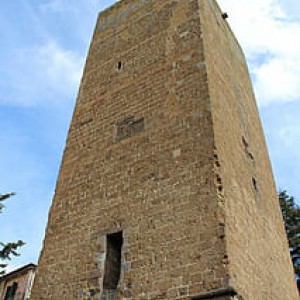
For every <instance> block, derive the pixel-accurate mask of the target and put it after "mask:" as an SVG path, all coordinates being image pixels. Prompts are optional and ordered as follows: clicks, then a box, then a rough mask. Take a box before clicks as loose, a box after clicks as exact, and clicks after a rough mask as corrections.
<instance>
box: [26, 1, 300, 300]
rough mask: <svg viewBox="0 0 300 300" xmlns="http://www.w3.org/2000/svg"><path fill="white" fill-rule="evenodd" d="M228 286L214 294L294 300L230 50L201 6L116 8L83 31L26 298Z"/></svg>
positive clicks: (269, 183) (279, 228)
mask: <svg viewBox="0 0 300 300" xmlns="http://www.w3.org/2000/svg"><path fill="white" fill-rule="evenodd" d="M116 232H122V237H123V244H122V249H121V263H119V262H117V263H114V266H113V267H112V268H111V270H114V269H115V266H120V269H121V273H120V275H119V274H117V275H116V276H115V277H112V278H113V279H111V282H113V284H107V286H108V287H111V286H113V287H114V286H115V283H116V279H115V278H118V276H120V278H119V282H118V286H117V289H113V290H110V289H109V288H107V289H105V288H104V287H105V284H106V283H105V282H104V278H106V277H105V276H106V274H105V272H107V271H106V270H109V268H108V267H106V264H107V263H109V259H108V257H111V254H112V253H113V251H114V252H115V253H119V250H118V249H119V248H118V247H117V248H116V247H115V248H114V247H112V248H111V247H110V246H109V245H108V242H109V241H108V238H107V236H109V235H111V234H113V233H116ZM109 249H113V250H109ZM111 261H113V260H112V259H111ZM111 272H115V271H111ZM114 274H116V273H114ZM107 280H108V279H107ZM108 282H109V280H108ZM229 286H232V287H234V290H235V291H236V293H237V295H236V296H235V295H233V296H231V295H224V296H221V297H223V298H220V297H219V299H224V300H225V299H226V300H227V299H243V300H282V299H289V300H296V299H298V294H297V290H296V286H295V282H294V279H293V272H292V266H291V262H290V259H289V253H288V246H287V241H286V238H285V235H284V229H283V224H282V219H281V216H280V210H279V206H278V203H277V200H276V192H275V186H274V182H273V178H272V172H271V167H270V163H269V159H268V154H267V150H266V145H265V141H264V137H263V133H262V129H261V125H260V120H259V116H258V111H257V107H256V104H255V100H254V96H253V92H252V87H251V82H250V78H249V75H248V71H247V66H246V63H245V59H244V55H243V53H242V51H241V49H240V47H239V45H238V43H237V42H236V40H235V38H234V36H233V35H232V33H231V31H230V29H229V27H228V24H227V23H226V20H224V18H223V17H222V12H221V11H220V9H219V8H218V6H217V4H216V3H215V2H214V1H213V0H203V1H197V0H159V1H157V0H131V1H129V0H123V1H120V2H118V3H117V4H116V5H114V6H113V7H111V8H110V9H108V10H106V11H104V12H102V13H100V16H99V19H98V22H97V26H96V29H95V33H94V37H93V40H92V43H91V48H90V52H89V55H88V59H87V62H86V66H85V70H84V75H83V79H82V83H81V86H80V90H79V94H78V99H77V103H76V108H75V111H74V116H73V120H72V123H71V127H70V130H69V135H68V141H67V145H66V149H65V152H64V156H63V160H62V165H61V170H60V174H59V178H58V182H57V187H56V194H55V197H54V200H53V204H52V207H51V211H50V214H49V221H48V227H47V232H46V238H45V241H44V248H43V251H42V253H41V256H40V261H39V267H38V273H37V278H36V281H35V284H34V288H33V292H32V297H31V300H57V299H60V300H70V299H145V300H150V299H155V300H158V299H164V300H165V299H170V300H171V299H192V298H193V297H197V295H201V294H202V295H203V294H205V293H209V292H211V291H214V290H218V289H223V288H225V289H226V288H228V287H229ZM195 299H196V298H195Z"/></svg>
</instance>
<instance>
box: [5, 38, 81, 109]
mask: <svg viewBox="0 0 300 300" xmlns="http://www.w3.org/2000/svg"><path fill="white" fill-rule="evenodd" d="M12 55H13V56H14V63H11V64H10V65H8V66H6V69H7V70H6V74H7V75H8V76H7V77H8V78H6V80H7V83H6V85H7V86H9V92H7V93H6V95H5V97H4V95H3V94H2V95H0V103H5V104H12V105H25V106H31V105H39V104H47V103H45V101H46V100H47V98H48V99H49V98H50V96H51V97H53V99H55V101H60V100H61V99H62V98H63V97H70V98H71V97H73V98H74V96H75V95H74V91H77V89H78V86H79V80H80V77H81V73H82V68H83V61H84V60H83V57H80V56H79V55H77V54H76V53H75V52H73V51H70V50H65V49H63V48H61V47H60V46H59V45H58V44H57V43H55V42H54V41H49V42H48V43H47V44H45V45H42V46H40V47H32V48H30V49H22V50H18V51H16V52H15V53H13V54H12ZM2 84H3V83H2ZM7 86H6V88H7ZM6 90H7V89H6ZM72 100H73V99H72Z"/></svg>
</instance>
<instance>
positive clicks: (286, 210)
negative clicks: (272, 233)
mask: <svg viewBox="0 0 300 300" xmlns="http://www.w3.org/2000/svg"><path fill="white" fill-rule="evenodd" d="M278 196H279V202H280V207H281V211H282V216H283V220H284V225H285V230H286V234H287V237H288V241H289V247H290V254H291V258H292V262H293V265H294V270H295V274H296V276H297V283H298V286H299V284H300V207H299V206H298V205H297V204H296V203H295V199H294V197H292V196H289V195H288V194H287V192H286V191H282V192H280V193H279V195H278Z"/></svg>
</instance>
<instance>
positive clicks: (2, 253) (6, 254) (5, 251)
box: [0, 193, 24, 275]
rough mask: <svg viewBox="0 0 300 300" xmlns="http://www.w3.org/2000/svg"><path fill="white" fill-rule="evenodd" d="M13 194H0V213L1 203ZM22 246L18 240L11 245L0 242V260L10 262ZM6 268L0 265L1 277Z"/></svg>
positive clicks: (0, 209)
mask: <svg viewBox="0 0 300 300" xmlns="http://www.w3.org/2000/svg"><path fill="white" fill-rule="evenodd" d="M14 195H15V194H14V193H9V194H4V195H2V194H0V213H2V211H3V209H4V205H3V201H5V200H7V199H9V198H10V197H12V196H14ZM23 245H24V242H23V241H21V240H19V241H17V242H11V243H4V242H1V241H0V260H1V261H6V260H11V257H12V256H18V255H19V253H18V252H17V249H18V248H19V247H21V246H23ZM6 266H7V264H6V263H0V275H3V274H4V273H5V267H6Z"/></svg>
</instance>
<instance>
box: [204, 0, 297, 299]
mask: <svg viewBox="0 0 300 300" xmlns="http://www.w3.org/2000/svg"><path fill="white" fill-rule="evenodd" d="M199 3H200V15H201V26H202V31H203V32H204V34H203V36H204V38H203V41H204V53H205V61H206V64H207V73H208V84H209V94H210V100H211V105H212V118H213V128H214V137H215V148H216V149H215V155H216V157H217V158H218V161H219V165H220V167H219V168H217V169H218V171H217V172H218V177H219V178H220V184H221V186H222V188H223V189H224V190H223V194H222V195H220V199H221V202H222V203H223V207H224V209H225V215H226V218H225V224H226V226H225V240H226V252H227V254H228V263H229V273H230V282H231V284H232V285H234V286H235V287H236V289H238V290H239V292H240V294H241V295H243V296H244V298H245V299H272V300H274V299H278V300H280V299H298V297H299V296H298V291H297V289H296V284H295V278H294V274H293V268H292V264H291V259H290V254H289V251H288V243H287V239H286V234H285V231H284V226H283V220H282V215H281V211H280V207H279V201H278V197H277V195H276V188H275V184H274V180H273V176H272V170H271V165H270V161H269V156H268V152H267V147H266V144H265V139H264V135H263V131H262V127H261V122H260V119H259V113H258V109H257V106H256V101H255V98H254V94H253V91H252V85H251V81H250V76H249V74H248V70H247V65H246V64H245V58H244V55H243V53H242V50H241V49H240V46H239V45H238V42H237V41H236V39H235V37H234V35H233V34H232V32H231V30H230V28H229V26H228V24H227V22H224V20H223V19H222V17H221V15H220V13H219V11H220V10H219V7H218V5H217V4H216V2H215V1H214V0H209V1H199Z"/></svg>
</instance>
